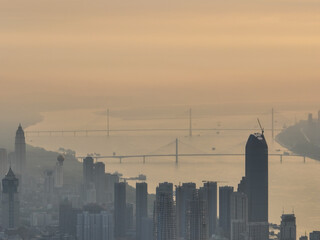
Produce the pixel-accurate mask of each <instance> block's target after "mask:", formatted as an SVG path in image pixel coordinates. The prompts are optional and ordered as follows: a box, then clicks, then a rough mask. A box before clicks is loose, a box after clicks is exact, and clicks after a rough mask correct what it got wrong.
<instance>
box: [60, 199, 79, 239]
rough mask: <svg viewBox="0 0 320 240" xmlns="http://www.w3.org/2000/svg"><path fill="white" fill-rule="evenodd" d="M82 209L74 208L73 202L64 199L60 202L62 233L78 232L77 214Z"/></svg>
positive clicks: (72, 233)
mask: <svg viewBox="0 0 320 240" xmlns="http://www.w3.org/2000/svg"><path fill="white" fill-rule="evenodd" d="M78 213H81V210H80V209H77V208H73V206H72V203H71V202H70V201H69V200H67V199H64V200H63V201H61V202H60V203H59V231H60V233H61V234H70V235H71V236H74V237H75V236H76V234H77V215H78Z"/></svg>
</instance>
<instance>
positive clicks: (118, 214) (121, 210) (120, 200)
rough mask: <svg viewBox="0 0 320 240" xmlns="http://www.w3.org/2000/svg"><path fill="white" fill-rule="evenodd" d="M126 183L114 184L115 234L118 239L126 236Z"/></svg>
mask: <svg viewBox="0 0 320 240" xmlns="http://www.w3.org/2000/svg"><path fill="white" fill-rule="evenodd" d="M126 210H127V203H126V183H125V182H120V183H115V184H114V224H115V225H114V234H115V238H116V239H121V238H123V237H125V236H126V226H127V224H126V221H127V219H126V213H127V211H126Z"/></svg>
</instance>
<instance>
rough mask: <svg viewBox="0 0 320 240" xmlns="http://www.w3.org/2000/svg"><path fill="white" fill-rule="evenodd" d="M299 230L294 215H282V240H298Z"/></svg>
mask: <svg viewBox="0 0 320 240" xmlns="http://www.w3.org/2000/svg"><path fill="white" fill-rule="evenodd" d="M296 234H297V228H296V217H295V216H294V214H282V216H281V225H280V240H296V239H297V237H296Z"/></svg>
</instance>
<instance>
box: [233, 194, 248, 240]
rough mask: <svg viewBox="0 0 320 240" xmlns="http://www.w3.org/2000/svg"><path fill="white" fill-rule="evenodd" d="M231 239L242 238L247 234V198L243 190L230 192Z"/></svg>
mask: <svg viewBox="0 0 320 240" xmlns="http://www.w3.org/2000/svg"><path fill="white" fill-rule="evenodd" d="M230 203H231V206H230V213H231V238H230V239H231V240H243V239H245V238H246V236H247V234H248V198H247V195H246V194H245V193H243V192H234V193H232V194H231V201H230Z"/></svg>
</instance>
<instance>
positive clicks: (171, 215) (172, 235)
mask: <svg viewBox="0 0 320 240" xmlns="http://www.w3.org/2000/svg"><path fill="white" fill-rule="evenodd" d="M153 217H154V219H153V222H154V228H153V230H154V233H153V234H154V240H176V231H177V228H176V216H175V205H174V201H173V185H172V183H167V182H165V183H160V184H159V186H158V187H157V190H156V200H155V206H154V216H153Z"/></svg>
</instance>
